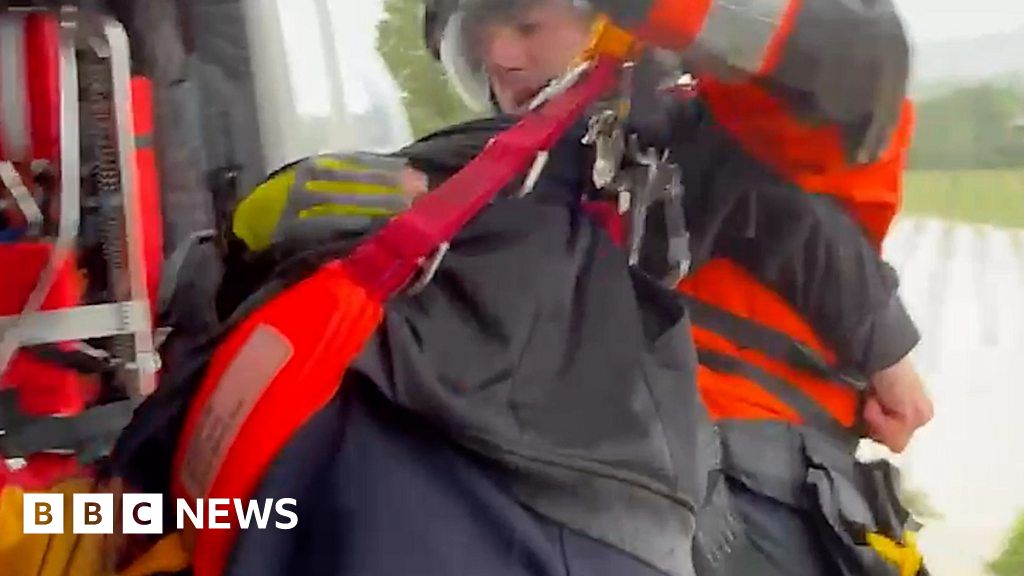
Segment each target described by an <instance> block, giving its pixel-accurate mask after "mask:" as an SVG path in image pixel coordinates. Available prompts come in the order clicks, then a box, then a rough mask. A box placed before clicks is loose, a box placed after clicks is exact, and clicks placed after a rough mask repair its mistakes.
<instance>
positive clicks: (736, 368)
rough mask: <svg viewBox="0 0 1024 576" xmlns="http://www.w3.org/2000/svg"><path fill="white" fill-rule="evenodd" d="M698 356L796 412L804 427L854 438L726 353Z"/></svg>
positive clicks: (783, 384)
mask: <svg viewBox="0 0 1024 576" xmlns="http://www.w3.org/2000/svg"><path fill="white" fill-rule="evenodd" d="M699 355H700V363H701V364H702V365H704V366H706V367H708V368H710V369H711V370H714V371H716V372H722V373H725V374H733V375H736V376H742V377H743V378H746V379H747V380H750V381H752V382H755V383H756V384H758V385H759V386H761V387H762V388H764V389H765V390H766V391H767V392H769V393H770V394H771V395H772V396H775V397H776V398H779V399H780V400H782V401H783V402H785V403H786V405H788V406H789V407H790V408H792V409H793V410H795V411H796V412H797V413H798V414H799V415H800V417H801V418H802V419H803V422H804V424H806V425H808V426H811V427H813V428H816V429H818V430H821V431H823V432H825V433H826V434H828V435H829V436H832V437H834V438H838V439H843V440H847V439H851V440H852V439H855V438H856V435H855V434H854V433H853V431H852V430H849V429H847V428H845V427H844V426H843V425H842V424H841V423H840V422H839V421H838V420H836V419H835V418H834V417H833V416H832V415H831V414H829V413H828V411H827V410H825V408H824V407H822V406H821V405H820V404H818V403H817V402H816V401H815V400H814V399H812V398H811V397H809V396H807V395H806V394H804V393H803V391H801V390H800V389H799V388H797V387H796V386H793V385H792V384H790V383H789V382H787V381H785V380H783V379H781V378H778V377H776V376H774V375H772V374H769V373H768V372H766V371H765V370H762V369H761V368H758V367H757V366H754V365H752V364H748V363H746V362H744V361H742V360H740V359H738V358H735V357H733V356H729V355H727V354H721V353H718V352H713V351H711V350H700V351H699Z"/></svg>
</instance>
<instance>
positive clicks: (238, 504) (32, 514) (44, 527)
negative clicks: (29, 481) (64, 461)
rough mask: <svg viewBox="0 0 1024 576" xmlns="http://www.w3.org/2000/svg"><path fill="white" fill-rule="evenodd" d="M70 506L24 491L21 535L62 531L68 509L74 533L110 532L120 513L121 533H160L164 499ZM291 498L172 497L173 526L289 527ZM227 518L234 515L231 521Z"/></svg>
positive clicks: (76, 499)
mask: <svg viewBox="0 0 1024 576" xmlns="http://www.w3.org/2000/svg"><path fill="white" fill-rule="evenodd" d="M72 496H73V498H72V505H71V510H70V511H68V510H65V508H64V504H65V499H64V495H63V494H28V493H27V494H25V495H24V512H23V518H22V524H23V531H24V533H25V534H63V533H64V532H65V530H66V523H65V520H66V517H65V516H66V514H69V515H70V516H71V531H72V533H74V534H113V533H114V520H115V519H116V518H117V517H118V516H119V517H120V520H121V524H120V527H119V533H120V534H163V533H164V528H165V526H164V517H163V516H164V501H163V496H162V495H160V494H122V495H121V503H120V504H121V505H120V513H119V512H118V507H116V506H115V505H114V495H113V494H100V493H90V494H73V495H72ZM295 506H296V501H295V500H294V499H293V498H282V499H280V500H272V499H265V500H240V499H238V498H233V499H228V498H210V499H208V500H204V499H202V498H199V499H197V500H195V501H194V502H190V501H188V500H186V499H183V498H178V499H176V500H175V507H174V509H175V527H176V529H177V530H183V529H184V528H185V527H186V526H190V527H192V528H196V529H206V530H227V529H230V528H232V526H233V525H234V526H237V527H238V528H239V529H242V530H251V529H259V530H266V529H269V528H273V529H277V530H291V529H293V528H295V527H296V526H298V524H299V517H298V515H297V514H296V513H295V510H294V508H295ZM231 520H234V521H235V522H234V524H232V522H231Z"/></svg>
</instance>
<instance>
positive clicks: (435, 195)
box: [345, 57, 620, 299]
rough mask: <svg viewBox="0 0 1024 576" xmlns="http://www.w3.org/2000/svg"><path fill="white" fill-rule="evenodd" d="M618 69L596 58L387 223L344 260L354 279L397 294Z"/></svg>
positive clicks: (612, 79)
mask: <svg viewBox="0 0 1024 576" xmlns="http://www.w3.org/2000/svg"><path fill="white" fill-rule="evenodd" d="M619 66H620V62H619V61H618V60H615V59H613V58H609V57H602V58H599V59H598V61H597V63H596V65H595V66H594V67H593V68H592V69H591V71H590V72H589V74H588V76H587V77H585V78H584V79H583V80H581V81H580V82H578V83H576V84H575V85H573V86H572V87H570V88H568V89H567V90H566V91H565V92H563V93H562V94H561V95H560V96H558V97H556V98H555V99H554V100H552V101H550V102H548V103H547V104H546V105H544V106H543V107H542V108H540V109H538V110H536V111H534V112H532V113H530V114H527V115H526V116H525V117H524V118H523V119H522V120H520V121H519V122H518V123H517V124H516V125H515V126H513V127H512V128H510V129H508V130H506V131H505V132H503V133H501V134H500V135H498V136H497V137H496V138H495V139H494V140H492V141H491V142H490V143H489V144H488V146H487V148H485V149H484V151H483V152H482V153H481V154H480V155H479V156H477V157H476V158H475V159H474V160H473V161H471V162H470V163H469V164H467V165H466V166H465V167H464V168H463V169H462V170H461V171H459V172H458V173H457V174H455V175H454V176H452V177H451V178H449V179H448V180H447V181H446V182H445V183H444V184H442V185H441V186H440V187H438V188H437V189H436V190H434V191H433V192H431V193H430V194H427V195H425V196H423V197H422V198H420V199H419V200H417V201H416V203H415V204H414V205H413V207H412V208H411V209H409V210H407V211H406V212H404V213H402V214H401V215H399V216H397V217H395V218H394V219H392V220H391V221H390V222H388V224H387V225H385V226H384V228H382V229H381V230H380V231H379V232H378V233H377V234H375V235H374V236H373V237H371V238H369V239H368V240H366V241H365V242H363V243H362V244H361V245H360V246H359V247H358V248H356V250H355V251H354V252H353V253H352V254H351V255H349V257H348V258H346V259H345V264H346V266H348V267H349V269H350V270H351V271H352V275H353V278H355V279H356V280H357V281H358V282H359V283H360V284H362V285H363V286H365V287H366V289H367V290H369V291H370V293H371V294H374V295H376V296H378V297H380V298H381V299H386V298H387V297H389V296H391V295H392V294H394V293H395V292H397V291H398V290H400V289H401V288H402V287H403V286H404V285H406V283H408V281H409V280H410V278H412V277H413V276H415V274H416V272H417V270H418V269H419V267H420V265H421V263H422V262H423V261H424V260H425V259H428V258H430V257H431V256H432V255H433V254H434V253H435V252H436V251H437V250H438V248H439V247H440V246H441V245H442V244H444V243H445V242H448V241H450V240H451V239H452V237H454V236H455V234H456V233H457V232H458V231H459V230H461V229H462V227H463V226H465V225H466V223H467V222H469V220H470V219H471V218H472V217H473V216H475V215H476V214H477V213H478V212H480V210H482V209H483V208H484V207H486V206H487V205H488V204H489V203H490V202H491V201H492V200H493V199H494V198H495V196H497V194H498V193H499V192H500V191H501V190H502V188H504V187H505V186H507V185H508V184H509V182H511V181H512V179H513V178H515V177H516V175H518V174H521V173H523V172H524V171H525V170H527V169H528V168H529V167H530V165H531V164H532V163H533V161H534V159H535V158H536V155H537V153H538V152H540V151H542V150H547V149H549V148H551V147H552V146H553V145H554V144H555V143H556V142H557V141H558V139H559V138H560V137H561V136H562V134H564V133H565V131H566V130H568V129H569V127H570V126H571V125H572V124H573V123H574V122H575V121H576V120H577V119H579V118H580V117H581V116H582V115H583V113H584V112H585V111H586V109H587V107H588V106H590V105H591V104H592V103H594V102H595V101H596V100H597V99H598V98H600V97H601V95H603V94H604V93H606V92H607V91H608V90H610V89H611V88H613V87H614V86H615V85H616V78H617V71H618V69H619Z"/></svg>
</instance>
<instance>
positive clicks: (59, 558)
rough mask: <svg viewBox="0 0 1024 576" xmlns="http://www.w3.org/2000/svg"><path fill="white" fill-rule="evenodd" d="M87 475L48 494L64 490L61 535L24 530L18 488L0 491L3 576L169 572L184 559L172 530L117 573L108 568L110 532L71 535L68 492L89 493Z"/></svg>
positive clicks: (111, 564) (21, 494)
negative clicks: (30, 532) (107, 533)
mask: <svg viewBox="0 0 1024 576" xmlns="http://www.w3.org/2000/svg"><path fill="white" fill-rule="evenodd" d="M95 489H96V486H95V483H94V482H93V481H92V480H88V479H75V480H69V481H67V482H63V483H61V484H59V485H57V486H55V487H54V488H53V489H51V490H49V491H48V492H50V493H60V494H63V495H64V499H65V502H64V509H65V514H64V534H24V533H23V531H22V530H23V528H22V521H23V520H22V519H23V516H22V515H23V512H24V491H23V490H22V489H21V488H18V487H15V486H7V487H4V488H3V490H0V574H2V575H3V576H149V575H151V574H159V573H161V572H167V573H174V572H178V571H181V570H184V569H186V568H187V567H188V566H189V565H190V564H191V560H190V559H189V555H188V553H187V552H186V551H185V547H184V546H183V544H182V539H181V536H180V535H178V534H172V535H170V536H167V537H165V538H164V539H162V540H160V541H159V542H158V543H157V544H156V545H154V546H153V548H151V549H150V550H149V551H147V552H146V553H145V554H144V555H143V556H141V557H140V558H139V559H138V560H137V561H135V562H134V563H133V564H132V565H131V566H130V567H129V568H127V569H126V570H124V571H123V572H120V573H118V572H116V570H115V569H114V560H115V557H114V555H113V554H110V553H109V552H110V544H111V541H110V538H111V536H108V535H103V534H72V533H71V528H72V517H71V514H69V513H67V511H69V510H71V507H72V501H73V495H74V494H81V493H88V492H93V491H94V490H95Z"/></svg>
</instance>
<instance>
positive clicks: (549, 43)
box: [474, 0, 590, 113]
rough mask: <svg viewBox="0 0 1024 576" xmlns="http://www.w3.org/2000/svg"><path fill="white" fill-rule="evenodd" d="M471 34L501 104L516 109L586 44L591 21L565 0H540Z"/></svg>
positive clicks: (559, 71)
mask: <svg viewBox="0 0 1024 576" xmlns="http://www.w3.org/2000/svg"><path fill="white" fill-rule="evenodd" d="M474 40H475V45H476V48H477V50H478V51H479V53H478V54H479V57H480V59H481V61H482V62H483V65H484V69H485V71H486V72H487V75H488V76H489V77H490V81H491V88H492V90H493V91H494V96H495V99H496V100H497V103H498V105H499V107H500V108H501V110H502V112H506V113H516V112H521V111H523V110H524V109H525V107H526V105H527V104H529V103H530V101H531V100H532V99H533V97H534V96H536V95H537V93H538V92H540V90H541V89H542V88H544V86H545V85H546V84H547V83H548V82H549V81H551V80H552V79H554V78H557V77H558V76H560V75H561V74H563V73H564V72H565V71H566V69H567V68H568V66H569V65H570V64H571V63H572V61H573V59H574V58H575V57H576V56H578V55H579V54H580V53H581V52H582V51H583V50H584V49H585V48H586V47H587V45H588V43H589V41H590V22H589V20H588V19H587V18H586V17H585V15H584V14H583V13H581V12H580V11H579V10H578V9H577V8H574V7H573V6H572V5H571V4H570V3H569V2H566V1H564V0H544V1H541V2H537V3H536V4H534V5H533V6H531V7H528V8H525V9H523V10H521V11H519V13H517V14H514V15H512V16H511V17H510V18H508V19H507V20H506V21H500V22H490V23H487V24H484V25H482V26H481V27H480V29H479V30H478V31H477V33H476V34H475V38H474Z"/></svg>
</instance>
